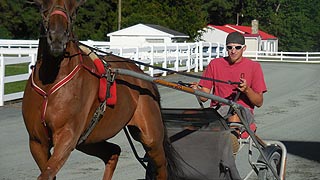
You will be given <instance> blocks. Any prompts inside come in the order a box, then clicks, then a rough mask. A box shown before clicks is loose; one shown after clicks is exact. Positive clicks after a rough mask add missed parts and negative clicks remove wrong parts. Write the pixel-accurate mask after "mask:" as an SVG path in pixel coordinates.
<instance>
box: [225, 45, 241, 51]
mask: <svg viewBox="0 0 320 180" xmlns="http://www.w3.org/2000/svg"><path fill="white" fill-rule="evenodd" d="M244 46H245V45H240V46H227V49H228V50H232V49H233V48H234V49H236V50H240V49H242V48H243V47H244Z"/></svg>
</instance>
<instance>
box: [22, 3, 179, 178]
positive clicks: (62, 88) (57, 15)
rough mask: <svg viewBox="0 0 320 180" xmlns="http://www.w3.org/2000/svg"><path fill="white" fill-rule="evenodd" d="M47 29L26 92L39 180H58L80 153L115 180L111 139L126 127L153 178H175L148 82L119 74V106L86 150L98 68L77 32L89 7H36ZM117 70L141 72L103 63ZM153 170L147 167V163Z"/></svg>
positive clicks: (109, 109)
mask: <svg viewBox="0 0 320 180" xmlns="http://www.w3.org/2000/svg"><path fill="white" fill-rule="evenodd" d="M34 2H35V3H36V4H37V5H38V6H39V7H41V8H40V9H41V13H42V14H41V15H42V17H43V23H42V28H41V38H40V40H39V49H38V58H37V62H36V64H35V66H34V67H33V73H32V75H31V76H30V78H29V80H28V83H27V85H26V89H25V92H24V97H23V103H22V113H23V118H24V121H25V125H26V128H27V131H28V133H29V145H30V150H31V153H32V156H33V158H34V159H35V161H36V163H37V165H38V166H39V168H40V171H41V174H40V175H39V177H38V179H39V180H42V179H46V180H47V179H55V178H56V175H57V173H58V171H59V170H60V169H61V167H62V166H63V164H64V163H65V162H66V160H67V159H68V157H69V155H70V153H71V152H72V151H73V150H74V149H77V150H80V151H82V152H84V153H86V154H89V155H92V156H96V157H98V158H100V159H101V160H102V161H103V162H104V163H105V171H104V176H103V179H104V180H107V179H111V178H112V175H113V172H114V170H115V167H116V164H117V161H118V158H119V155H120V151H121V149H120V147H119V146H117V145H115V144H112V143H109V142H107V141H106V140H107V139H109V138H111V137H113V136H115V135H116V134H117V133H118V132H119V131H120V130H122V128H123V127H125V126H127V127H128V128H129V131H130V133H131V134H132V135H133V137H134V139H136V140H138V141H140V142H141V143H142V145H143V147H144V149H145V150H146V152H147V156H148V159H149V163H150V164H151V167H153V168H151V169H152V170H153V171H152V172H153V174H152V175H151V176H150V177H149V178H150V179H157V180H160V179H161V180H166V179H177V177H176V176H175V174H176V171H175V170H174V169H173V167H175V164H174V162H173V159H174V157H172V155H173V154H172V153H170V152H172V150H173V149H172V148H171V145H170V143H169V141H168V138H167V135H166V130H165V127H164V124H163V122H162V117H161V110H160V102H159V100H160V97H159V93H158V90H157V87H156V86H155V85H154V84H153V83H150V82H146V81H143V80H139V79H136V78H133V77H129V76H124V75H117V76H116V79H115V81H116V83H117V86H116V91H117V95H118V96H117V102H116V104H114V105H107V106H106V109H105V112H104V115H103V117H102V119H101V120H100V121H99V122H98V123H97V124H96V126H95V127H94V128H93V131H92V132H91V133H90V134H89V136H88V137H87V138H86V139H85V140H84V141H83V142H82V143H80V144H78V142H79V138H80V137H81V135H82V134H83V132H84V131H86V130H87V128H88V127H89V124H91V119H92V117H93V116H94V114H95V111H96V109H97V108H98V106H99V105H100V101H99V98H98V89H99V78H98V76H97V74H96V73H95V72H96V67H95V66H94V63H93V61H92V60H91V58H90V57H89V56H88V54H86V53H85V52H83V51H81V49H80V48H79V44H78V41H77V40H76V38H75V36H74V34H73V32H72V23H73V22H74V17H75V12H76V10H77V8H78V7H79V6H80V5H81V4H83V3H84V1H83V0H81V1H76V0H34ZM105 59H106V61H107V62H108V63H109V65H111V67H114V68H125V69H129V70H132V71H135V72H141V73H142V71H141V70H140V69H139V67H137V66H136V65H135V64H133V63H131V62H128V61H126V60H125V59H124V58H120V57H117V56H113V55H108V56H106V57H105ZM148 165H149V164H148Z"/></svg>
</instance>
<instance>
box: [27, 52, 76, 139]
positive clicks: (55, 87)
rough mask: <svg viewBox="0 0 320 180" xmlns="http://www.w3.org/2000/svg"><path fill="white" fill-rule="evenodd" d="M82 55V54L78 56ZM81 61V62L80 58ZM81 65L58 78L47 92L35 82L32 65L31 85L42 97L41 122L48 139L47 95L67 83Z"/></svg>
mask: <svg viewBox="0 0 320 180" xmlns="http://www.w3.org/2000/svg"><path fill="white" fill-rule="evenodd" d="M80 57H82V56H80ZM80 59H81V62H82V58H80ZM81 67H82V63H81V64H78V65H77V66H76V67H74V69H73V70H72V71H71V72H70V73H69V74H68V75H67V76H66V77H64V78H63V79H62V80H60V81H59V82H58V83H56V84H55V85H54V86H52V87H51V88H50V89H49V91H48V92H46V91H44V90H43V89H41V88H40V87H39V86H38V85H37V84H36V83H35V82H34V70H35V66H33V67H32V71H31V87H33V89H34V90H35V91H36V92H37V93H38V94H39V95H41V96H42V97H43V103H42V110H41V123H42V124H43V126H44V127H45V129H46V133H47V135H48V139H49V140H51V139H50V137H49V129H48V127H47V124H46V121H45V114H46V111H47V106H48V97H49V96H50V95H51V94H53V93H55V92H56V91H57V90H58V89H60V88H61V87H62V86H64V85H65V84H67V83H68V82H69V81H70V80H71V79H72V78H73V77H74V76H75V75H76V74H77V73H78V72H79V71H80V69H81Z"/></svg>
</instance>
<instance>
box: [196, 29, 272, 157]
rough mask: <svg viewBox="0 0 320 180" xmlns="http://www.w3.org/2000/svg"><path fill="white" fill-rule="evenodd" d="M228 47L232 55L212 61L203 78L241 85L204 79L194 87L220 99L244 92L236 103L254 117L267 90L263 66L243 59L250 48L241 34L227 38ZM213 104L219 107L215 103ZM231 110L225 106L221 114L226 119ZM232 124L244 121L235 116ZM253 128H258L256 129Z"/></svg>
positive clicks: (233, 34) (203, 99)
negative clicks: (255, 110) (236, 83)
mask: <svg viewBox="0 0 320 180" xmlns="http://www.w3.org/2000/svg"><path fill="white" fill-rule="evenodd" d="M226 47H227V52H228V56H227V57H223V58H217V59H213V60H211V61H210V63H209V65H208V66H207V68H206V70H205V71H204V73H203V75H202V76H203V77H206V78H212V79H218V80H223V81H232V82H240V84H239V85H230V84H226V83H221V82H214V81H210V80H203V79H201V80H200V82H199V83H193V88H197V89H199V90H201V91H203V92H206V93H210V92H212V93H213V94H214V95H216V96H220V97H222V98H225V99H230V100H235V97H236V95H237V93H238V92H240V96H239V98H238V99H237V101H236V102H237V103H238V104H241V105H242V106H244V107H246V108H248V109H249V110H250V112H251V113H252V114H253V110H254V107H261V106H262V104H263V93H265V92H266V91H267V88H266V84H265V81H264V75H263V72H262V69H261V66H260V64H259V63H258V62H254V61H252V60H250V59H248V58H245V57H243V52H244V51H245V50H246V45H245V39H244V36H243V35H242V34H241V33H239V32H232V33H230V34H229V35H228V36H227V39H226ZM200 99H201V101H203V102H205V101H207V100H208V99H207V98H204V97H200ZM210 105H211V107H216V106H218V105H219V104H218V102H215V101H213V100H212V101H211V104H210ZM226 107H227V108H226ZM228 109H229V107H228V106H222V107H221V108H220V110H219V112H220V114H221V115H222V116H225V115H227V112H228ZM228 122H240V119H239V117H238V115H237V114H235V115H232V116H230V117H229V118H228ZM253 125H254V124H253ZM252 127H253V128H255V126H252ZM238 133H239V132H238ZM234 151H237V149H236V150H235V149H234Z"/></svg>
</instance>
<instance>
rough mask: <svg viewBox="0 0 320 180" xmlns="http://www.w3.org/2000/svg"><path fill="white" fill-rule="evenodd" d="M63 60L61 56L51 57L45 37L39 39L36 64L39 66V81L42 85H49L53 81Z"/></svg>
mask: <svg viewBox="0 0 320 180" xmlns="http://www.w3.org/2000/svg"><path fill="white" fill-rule="evenodd" d="M63 58H64V57H63V56H61V57H55V56H52V55H51V54H50V49H49V46H48V43H47V39H46V37H42V38H40V41H39V50H38V62H37V63H39V64H40V68H39V79H40V80H41V82H42V84H44V85H46V84H51V83H53V82H54V81H55V79H56V77H57V75H58V73H59V69H60V63H61V61H62V60H63Z"/></svg>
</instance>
